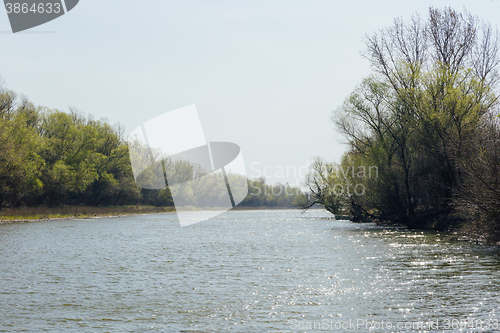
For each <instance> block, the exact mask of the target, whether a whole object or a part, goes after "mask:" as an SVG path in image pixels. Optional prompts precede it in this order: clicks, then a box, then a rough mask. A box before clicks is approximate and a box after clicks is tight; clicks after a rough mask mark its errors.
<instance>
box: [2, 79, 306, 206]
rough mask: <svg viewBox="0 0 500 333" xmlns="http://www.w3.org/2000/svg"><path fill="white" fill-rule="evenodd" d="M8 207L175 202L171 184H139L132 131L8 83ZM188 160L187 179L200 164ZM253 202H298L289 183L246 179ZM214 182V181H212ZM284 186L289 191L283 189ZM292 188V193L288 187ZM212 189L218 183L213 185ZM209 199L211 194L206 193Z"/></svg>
mask: <svg viewBox="0 0 500 333" xmlns="http://www.w3.org/2000/svg"><path fill="white" fill-rule="evenodd" d="M0 147H1V149H0V209H1V208H4V207H23V206H30V207H36V206H49V207H57V206H65V205H84V206H124V205H148V206H173V200H172V196H171V194H170V189H169V188H168V187H167V188H166V189H163V190H151V189H144V188H140V187H139V186H137V184H136V182H135V180H134V176H133V173H132V168H131V164H130V157H129V147H128V143H127V141H126V140H125V139H124V129H123V127H120V126H119V125H116V126H111V125H109V124H108V123H107V122H106V121H104V120H95V119H93V117H91V116H87V115H85V114H83V113H82V112H80V111H78V110H77V109H74V108H73V109H70V110H69V112H63V111H60V110H55V109H50V108H46V107H41V106H37V105H35V104H33V103H32V102H30V101H29V100H28V99H27V98H26V97H24V96H22V95H18V94H16V93H15V92H13V91H11V90H9V89H7V88H6V87H5V84H3V83H2V84H0ZM184 164H185V165H183V164H182V163H180V164H179V165H177V167H179V168H180V167H182V168H183V170H181V171H182V172H179V173H183V174H184V177H185V178H186V179H185V180H189V179H193V178H196V177H197V174H196V172H197V171H196V170H197V169H196V168H195V167H193V166H192V165H189V164H186V163H184ZM243 181H247V182H248V188H249V195H248V196H247V198H246V199H245V200H244V201H243V202H242V203H241V204H240V206H246V207H256V206H258V207H262V206H263V207H294V205H296V204H297V200H298V199H297V198H298V197H300V196H301V195H302V196H303V194H302V193H301V192H300V189H299V188H291V187H290V186H288V185H281V184H276V185H268V184H266V183H265V180H264V179H257V180H251V179H248V180H246V179H244V180H243ZM208 185H209V184H208ZM278 188H279V189H283V190H282V191H278ZM285 190H286V191H285ZM206 192H207V193H211V192H210V188H207V189H206ZM198 197H203V198H204V199H207V198H208V197H209V196H207V195H198Z"/></svg>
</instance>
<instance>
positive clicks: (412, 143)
mask: <svg viewBox="0 0 500 333" xmlns="http://www.w3.org/2000/svg"><path fill="white" fill-rule="evenodd" d="M365 44H366V50H365V51H364V52H363V53H362V56H363V57H365V58H366V59H367V60H368V61H369V62H370V65H371V68H372V74H371V75H370V76H369V77H367V78H365V79H364V80H363V81H362V82H361V84H360V85H359V86H357V87H356V88H355V90H354V91H353V92H352V93H351V94H350V96H349V97H348V98H347V99H346V100H345V102H344V103H343V105H342V106H340V107H339V108H338V109H337V110H335V112H334V114H333V116H332V120H333V121H334V123H335V125H336V127H337V128H338V129H339V130H340V132H341V133H342V134H343V136H344V137H345V138H346V143H348V146H349V149H348V151H347V153H346V154H345V155H344V156H343V158H342V160H341V162H340V163H339V164H334V163H329V162H326V161H324V160H322V159H317V160H316V161H315V163H314V164H313V165H312V167H311V170H310V172H309V174H308V176H307V177H306V181H305V183H306V186H307V187H308V188H309V191H310V193H311V196H310V197H309V200H308V201H307V203H305V204H304V205H303V208H304V209H307V208H308V207H310V206H312V205H314V204H317V203H319V204H322V205H324V206H325V207H326V208H327V209H328V210H329V211H331V212H332V213H334V214H339V213H342V212H343V213H348V214H350V215H351V216H352V217H353V219H354V220H358V221H363V220H373V219H376V220H381V221H387V222H389V223H397V224H403V225H406V226H408V227H411V228H424V229H426V228H435V229H449V228H457V227H460V228H462V229H463V230H465V231H466V232H468V233H469V234H471V235H474V236H476V237H477V238H480V239H484V240H489V241H493V242H496V241H499V240H500V164H499V163H500V121H499V117H498V114H499V109H498V98H499V94H498V79H499V76H498V67H499V63H500V58H499V54H498V53H499V35H498V31H497V30H494V29H493V28H492V27H491V25H490V24H489V23H487V22H483V21H481V20H479V19H478V18H477V17H475V16H473V15H471V14H470V13H468V12H467V11H464V12H457V11H456V10H454V9H452V8H444V9H436V8H432V7H431V8H430V9H429V13H428V16H427V17H426V18H424V19H422V18H421V17H420V16H418V15H413V16H412V17H411V18H410V19H409V20H406V21H405V20H403V19H400V18H399V19H395V20H394V23H393V24H392V25H391V26H389V27H387V28H385V29H382V30H381V31H379V32H377V33H375V34H373V35H371V36H367V37H366V38H365ZM370 167H372V170H374V169H373V167H376V168H377V173H376V175H375V174H372V175H368V174H367V172H366V171H367V170H368V169H369V168H370ZM346 170H350V171H353V172H345V171H346ZM342 189H343V191H342ZM348 189H350V191H349V193H348V191H347V190H348ZM355 189H357V190H358V191H357V192H355V191H354V190H355Z"/></svg>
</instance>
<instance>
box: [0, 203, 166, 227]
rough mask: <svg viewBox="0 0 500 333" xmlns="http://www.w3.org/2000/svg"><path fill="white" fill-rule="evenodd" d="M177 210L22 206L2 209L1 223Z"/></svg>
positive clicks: (160, 208)
mask: <svg viewBox="0 0 500 333" xmlns="http://www.w3.org/2000/svg"><path fill="white" fill-rule="evenodd" d="M169 212H175V208H174V207H154V206H114V207H88V206H64V207H43V206H40V207H20V208H3V209H1V210H0V223H9V222H33V221H42V220H58V219H71V218H74V219H81V218H97V217H99V218H102V217H117V216H124V215H141V214H159V213H169Z"/></svg>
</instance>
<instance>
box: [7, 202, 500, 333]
mask: <svg viewBox="0 0 500 333" xmlns="http://www.w3.org/2000/svg"><path fill="white" fill-rule="evenodd" d="M327 216H329V215H328V214H326V213H323V212H318V211H313V212H310V213H306V214H304V215H300V213H299V212H298V211H229V212H226V213H224V214H223V215H220V216H218V217H216V218H214V219H212V220H210V221H206V222H202V223H199V224H196V225H193V226H190V227H186V228H182V229H181V228H180V227H179V224H178V222H177V220H176V217H175V214H164V215H149V216H134V217H124V218H116V219H94V220H68V221H47V222H36V223H19V224H5V225H0V251H1V253H0V268H1V270H0V299H1V302H0V314H1V315H0V331H1V332H12V331H21V330H26V331H31V332H37V331H51V332H54V331H65V332H66V331H75V332H77V331H78V332H79V331H94V332H106V331H129V332H142V331H144V330H152V331H157V332H175V331H177V332H180V331H189V332H202V331H203V332H210V331H213V332H227V331H234V332H255V331H257V332H259V331H264V332H269V331H280V332H283V331H296V330H295V329H292V328H291V327H292V326H291V324H290V323H291V321H292V322H297V323H298V322H302V323H306V322H307V321H311V322H312V321H321V320H323V319H329V320H333V321H334V322H336V321H342V322H347V321H349V320H357V319H360V318H363V319H365V320H373V321H381V320H384V321H393V322H399V321H405V322H407V321H426V320H436V319H439V320H445V319H449V320H451V319H465V318H467V317H473V318H475V319H483V320H484V319H492V318H496V319H499V318H500V316H499V313H500V302H499V300H500V299H499V292H500V279H499V277H500V272H499V267H500V260H499V259H500V257H499V256H498V251H497V250H496V249H494V248H486V247H481V246H477V245H473V244H470V243H467V242H463V241H456V240H454V239H453V238H452V237H451V236H450V235H447V234H442V233H441V234H440V233H431V232H421V231H408V230H405V229H396V228H389V227H379V226H375V225H374V224H354V223H351V222H348V221H335V220H333V219H331V218H326V217H327ZM293 320H295V321H293ZM339 331H346V330H339ZM374 331H377V330H374ZM378 331H381V330H378ZM383 331H385V330H383ZM389 331H397V330H389ZM402 331H407V330H402ZM417 331H418V330H417ZM441 331H442V330H441ZM490 331H494V330H490Z"/></svg>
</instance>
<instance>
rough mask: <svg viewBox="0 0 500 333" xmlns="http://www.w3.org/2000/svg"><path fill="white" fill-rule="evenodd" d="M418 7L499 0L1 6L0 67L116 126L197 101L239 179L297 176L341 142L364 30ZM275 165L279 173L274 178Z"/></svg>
mask: <svg viewBox="0 0 500 333" xmlns="http://www.w3.org/2000/svg"><path fill="white" fill-rule="evenodd" d="M429 5H432V6H434V7H444V6H452V7H454V8H456V9H458V10H462V9H463V8H464V7H465V8H466V9H467V10H468V11H470V12H471V13H473V14H476V15H478V16H479V17H481V18H484V19H487V20H489V21H490V22H491V23H492V24H493V25H497V24H499V23H500V1H499V0H474V1H432V2H427V1H402V0H398V1H315V0H307V1H306V0H304V1H291V0H286V1H285V0H283V1H273V0H266V1H255V0H252V1H207V0H204V1H186V0H182V1H181V0H179V1H166V0H150V1H148V0H135V1H131V0H120V1H118V0H114V1H109V0H80V3H79V4H78V6H77V7H75V8H74V9H73V10H72V11H71V12H69V13H68V14H66V15H64V16H62V17H60V18H59V19H56V20H54V21H52V22H49V23H47V24H44V25H42V26H39V27H35V28H33V29H31V30H28V31H27V32H25V33H17V34H12V33H9V31H10V25H9V22H8V18H7V14H6V11H5V10H3V9H1V10H0V32H1V33H0V40H1V52H0V61H1V66H0V75H1V76H2V77H3V78H4V79H5V80H6V82H7V86H8V88H10V89H12V90H14V91H16V92H19V93H23V94H24V95H26V96H28V97H29V98H30V99H31V101H33V102H34V103H36V104H40V105H44V106H47V107H52V108H58V109H61V110H67V109H68V107H69V106H75V107H77V108H78V109H80V110H82V111H83V112H85V113H90V114H92V115H94V117H95V118H97V119H99V118H107V119H108V120H109V122H110V123H112V124H114V123H117V122H119V123H120V124H122V125H124V126H125V130H126V133H127V134H128V133H129V132H130V131H132V130H133V129H134V128H135V127H136V126H138V125H140V124H141V123H143V122H144V121H146V120H148V119H150V118H152V117H155V116H157V115H160V114H162V113H164V112H167V111H171V110H174V109H177V108H180V107H183V106H187V105H191V104H196V106H197V109H198V113H199V115H200V118H201V121H202V124H203V127H204V132H205V136H206V138H207V140H208V141H229V142H234V143H237V144H238V145H239V146H240V147H241V149H242V152H243V156H244V158H245V162H246V166H247V174H248V176H250V177H257V176H259V175H262V174H263V172H264V168H265V167H267V169H265V171H266V172H267V176H268V177H266V178H267V179H268V180H269V181H270V182H275V181H281V182H285V181H288V182H290V183H292V184H297V182H300V181H301V179H300V178H299V177H298V174H297V175H296V176H297V177H295V176H294V174H293V172H292V170H293V169H295V170H297V171H298V170H299V169H300V168H301V167H302V170H304V168H305V166H306V165H307V163H308V161H311V160H312V158H313V157H314V156H322V157H324V158H326V159H328V160H333V161H338V160H339V158H340V156H341V154H342V152H343V151H344V150H345V146H343V145H342V144H340V143H339V140H340V139H341V138H340V137H339V136H338V135H336V133H335V129H334V126H333V124H332V123H331V121H330V116H331V114H332V111H333V110H334V109H335V108H336V107H338V106H339V105H340V104H341V103H342V102H343V100H344V99H345V98H346V97H347V96H348V94H349V93H350V92H351V91H352V90H353V88H354V87H355V86H356V85H357V84H358V83H359V82H360V81H361V80H362V78H363V77H365V76H367V75H368V74H369V72H370V69H369V66H368V63H367V61H366V60H365V59H363V58H362V57H361V56H360V55H359V51H361V50H363V49H364V47H363V43H362V39H363V37H364V35H365V34H366V33H368V34H371V33H373V32H375V31H377V30H378V29H380V28H383V27H385V26H388V25H390V24H391V23H392V21H393V19H394V18H395V17H398V16H403V17H408V16H409V15H410V14H412V13H415V12H418V13H420V14H421V15H422V16H425V15H426V14H427V11H428V7H429ZM281 168H283V169H285V171H286V169H287V168H288V171H289V175H288V177H286V172H285V175H284V177H273V176H281V175H280V169H281ZM302 173H303V172H302ZM270 176H271V177H270Z"/></svg>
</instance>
